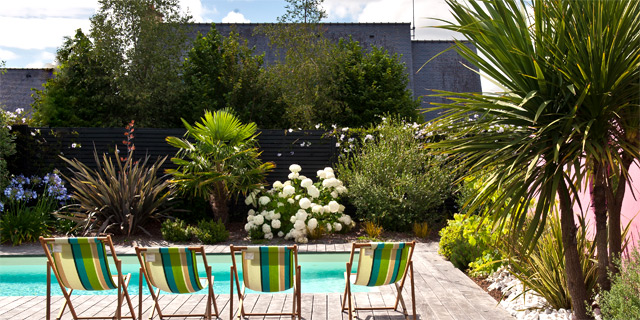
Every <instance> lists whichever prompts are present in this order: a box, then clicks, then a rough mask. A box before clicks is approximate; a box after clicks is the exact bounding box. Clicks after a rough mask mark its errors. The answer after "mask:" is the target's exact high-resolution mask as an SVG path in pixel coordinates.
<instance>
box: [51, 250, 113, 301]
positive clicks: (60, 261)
mask: <svg viewBox="0 0 640 320" xmlns="http://www.w3.org/2000/svg"><path fill="white" fill-rule="evenodd" d="M49 250H50V251H51V255H52V256H53V261H54V266H53V267H54V268H55V269H56V272H57V273H58V275H59V276H60V279H59V280H60V282H61V283H62V285H63V286H65V287H66V288H69V289H74V290H111V289H116V288H117V286H116V284H115V283H114V282H113V278H112V277H111V272H110V271H109V263H108V261H107V253H106V251H105V247H104V242H102V241H101V240H98V238H56V239H55V240H54V241H53V243H51V244H49Z"/></svg>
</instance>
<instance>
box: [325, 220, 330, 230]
mask: <svg viewBox="0 0 640 320" xmlns="http://www.w3.org/2000/svg"><path fill="white" fill-rule="evenodd" d="M325 227H326V228H327V232H331V230H332V228H331V223H329V222H327V225H326V226H325Z"/></svg>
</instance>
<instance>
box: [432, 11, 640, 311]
mask: <svg viewBox="0 0 640 320" xmlns="http://www.w3.org/2000/svg"><path fill="white" fill-rule="evenodd" d="M447 3H448V4H449V6H450V8H451V10H452V12H453V14H454V17H455V20H456V21H455V23H451V22H449V23H448V25H446V26H444V28H446V29H450V30H455V31H458V32H460V33H462V34H463V35H464V36H465V37H466V38H467V39H468V40H469V41H470V42H471V44H473V45H474V46H475V47H476V48H477V49H478V51H479V53H476V52H475V51H472V50H470V49H469V48H468V47H466V46H465V44H464V43H462V42H458V43H457V44H456V47H455V49H456V50H457V51H458V52H459V53H460V54H461V55H462V56H463V57H465V58H466V59H467V60H469V61H470V63H472V64H473V65H474V66H476V67H478V68H479V70H480V71H483V72H485V73H486V74H487V75H489V76H490V77H492V78H493V79H495V80H496V81H497V82H498V83H500V84H501V85H502V86H504V88H505V89H506V91H507V94H502V95H492V94H460V93H454V92H442V93H441V95H442V96H448V97H450V99H451V100H452V101H453V103H452V104H442V105H440V108H443V109H447V110H448V111H446V114H445V116H444V117H443V118H441V119H440V120H438V121H440V122H442V123H446V125H447V126H451V127H452V129H453V130H457V131H459V132H460V133H459V135H458V137H457V139H452V140H447V141H443V142H440V143H436V144H434V145H433V146H434V147H437V148H443V149H445V150H446V151H447V152H449V153H451V154H453V155H458V156H459V158H460V160H461V161H463V164H466V166H464V167H465V170H466V172H464V173H465V176H466V175H473V174H476V173H479V172H481V171H482V170H483V169H486V168H492V171H491V173H490V175H489V177H488V179H489V181H490V182H491V183H490V184H489V185H488V186H487V188H485V189H484V190H482V191H481V192H480V193H479V194H478V196H477V197H476V198H475V199H476V201H475V204H474V205H479V204H482V203H483V202H485V201H486V200H487V199H489V198H490V197H488V196H489V195H490V194H492V193H493V192H494V191H496V190H497V189H498V188H502V189H503V190H505V191H506V192H504V193H502V194H501V195H500V196H499V197H498V199H494V200H495V202H494V203H493V204H492V205H491V209H492V210H493V216H494V218H495V219H496V220H501V221H503V223H504V221H506V219H505V218H506V217H510V221H511V224H510V225H509V227H510V229H511V230H513V231H520V230H522V231H524V238H525V240H526V241H527V242H529V243H530V244H531V247H532V246H533V244H534V242H535V240H536V239H537V237H538V236H539V235H540V233H541V231H542V230H543V227H544V223H545V220H546V219H547V215H548V213H549V212H550V211H551V209H552V206H554V203H555V201H556V200H558V201H559V210H560V214H561V216H560V220H561V228H562V242H563V245H564V248H565V251H564V258H565V266H566V277H567V282H568V287H569V292H570V294H571V299H572V308H573V311H574V314H575V316H576V317H577V318H578V319H586V318H589V316H588V315H587V312H586V304H585V302H586V301H589V300H590V299H591V297H590V296H589V293H588V292H586V289H585V286H584V276H583V274H582V271H581V269H580V266H579V264H578V261H579V260H578V251H577V249H576V243H575V239H576V232H577V230H576V225H575V221H574V212H573V207H572V203H573V201H578V200H579V199H578V197H577V192H578V189H579V188H580V186H581V185H582V184H583V183H584V182H585V181H586V180H585V179H586V178H585V177H586V176H587V175H588V174H589V172H594V173H596V176H597V175H599V174H602V173H598V170H597V169H595V168H596V166H594V165H593V164H596V163H597V162H598V161H601V162H603V163H604V164H606V167H607V168H612V169H613V170H611V171H610V175H609V178H611V177H616V180H617V181H618V186H620V183H622V184H624V183H627V181H628V171H626V170H624V169H622V168H623V167H622V166H621V164H623V163H624V161H623V159H625V158H626V157H630V158H634V159H638V146H637V143H638V142H637V140H636V141H633V140H630V138H632V137H634V134H637V120H629V119H624V118H622V116H625V115H627V116H628V115H635V117H636V118H637V115H638V107H639V104H638V101H640V99H639V97H638V94H639V93H638V92H640V91H639V90H638V83H639V82H638V81H639V79H640V78H639V76H640V37H638V36H637V35H638V34H640V30H638V28H639V27H638V26H639V25H640V4H638V3H637V2H631V1H621V2H617V1H606V0H597V1H563V0H551V1H549V0H547V1H542V0H536V1H533V2H532V8H533V13H532V16H529V14H528V10H527V9H528V7H527V6H528V5H527V3H526V2H524V1H518V0H490V1H476V0H470V1H468V3H469V5H468V6H467V5H464V4H461V3H459V2H455V1H453V0H448V1H447ZM530 21H531V22H532V23H533V25H530ZM480 55H483V56H484V57H486V58H482V57H481V56H480ZM473 113H475V114H477V115H479V118H478V120H476V121H467V120H468V119H467V118H468V117H469V115H470V114H473ZM495 124H499V125H505V126H509V127H512V128H513V130H507V131H504V132H499V131H493V132H483V131H482V129H486V128H487V127H489V126H490V125H495ZM635 137H636V138H635V139H637V135H636V136H635ZM621 151H622V152H621ZM624 154H626V156H624ZM583 161H586V163H587V165H583ZM598 179H602V178H598ZM604 180H605V181H606V179H604ZM597 183H599V182H597ZM532 200H536V204H535V206H534V207H533V208H531V209H532V210H533V215H532V216H530V217H529V218H528V217H527V212H528V210H529V207H530V203H531V202H532ZM594 200H595V201H596V202H598V201H601V200H598V199H594ZM597 210H598V209H597ZM528 220H530V222H531V223H530V224H529V225H528V226H527V225H526V222H527V221H528ZM597 223H598V222H597ZM598 228H599V229H600V230H601V227H598ZM613 228H616V227H613ZM617 228H619V226H617ZM597 237H598V238H599V237H600V236H597ZM597 241H598V245H599V248H598V251H599V253H603V254H606V252H607V251H606V249H605V248H603V247H602V246H600V244H601V243H600V240H597ZM598 260H599V261H603V260H602V259H601V257H600V254H599V259H598ZM599 267H607V266H606V265H604V266H603V265H599Z"/></svg>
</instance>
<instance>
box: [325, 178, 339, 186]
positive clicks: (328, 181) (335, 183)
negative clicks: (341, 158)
mask: <svg viewBox="0 0 640 320" xmlns="http://www.w3.org/2000/svg"><path fill="white" fill-rule="evenodd" d="M322 186H323V187H325V188H330V187H337V186H338V179H336V178H333V177H332V178H327V179H325V180H323V181H322Z"/></svg>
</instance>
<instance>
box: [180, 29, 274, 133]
mask: <svg viewBox="0 0 640 320" xmlns="http://www.w3.org/2000/svg"><path fill="white" fill-rule="evenodd" d="M263 61H264V54H261V55H256V54H255V53H254V50H253V48H249V46H248V45H247V41H246V40H245V39H241V38H240V36H239V34H238V33H237V32H234V31H232V32H231V33H230V34H229V36H228V37H222V36H220V34H219V33H218V31H217V30H216V29H215V25H212V26H211V29H210V30H209V32H208V33H207V34H206V35H205V36H203V35H201V34H198V36H197V38H196V40H195V41H194V42H193V48H192V49H191V50H190V51H189V54H188V56H187V58H186V60H185V61H184V75H183V79H184V83H185V98H184V99H183V100H184V101H186V103H187V105H188V108H187V109H188V112H187V113H185V114H184V115H183V117H184V118H185V120H187V122H193V121H196V120H197V119H199V118H200V115H201V114H202V113H203V112H204V111H205V110H209V109H212V110H217V109H222V108H230V109H232V110H233V111H234V112H235V114H237V116H238V117H239V118H240V120H241V121H243V122H256V124H257V125H258V126H259V127H261V128H263V129H264V128H283V127H286V124H285V123H284V122H283V119H284V118H285V117H284V111H285V110H284V108H281V105H280V104H279V103H278V102H277V101H275V98H274V94H273V93H271V92H269V90H268V89H267V88H266V87H265V86H263V83H262V82H263V81H264V77H263V76H262V75H263V73H264V69H263V68H262V67H263Z"/></svg>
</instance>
